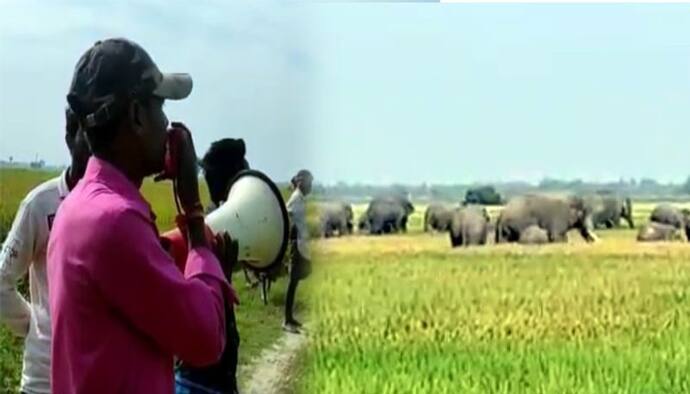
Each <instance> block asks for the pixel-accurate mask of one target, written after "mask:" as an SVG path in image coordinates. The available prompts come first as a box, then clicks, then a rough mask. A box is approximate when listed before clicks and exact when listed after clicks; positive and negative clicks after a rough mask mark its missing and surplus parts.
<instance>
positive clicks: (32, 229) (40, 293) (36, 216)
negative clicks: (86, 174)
mask: <svg viewBox="0 0 690 394" xmlns="http://www.w3.org/2000/svg"><path fill="white" fill-rule="evenodd" d="M65 175H66V174H65V173H64V172H63V173H62V174H61V175H60V176H59V177H56V178H53V179H50V180H48V181H46V182H44V183H42V184H40V185H39V186H37V187H36V188H34V189H33V190H32V191H31V192H29V194H27V196H26V197H25V198H24V200H23V201H22V203H21V205H20V207H19V210H18V212H17V215H16V218H15V221H14V223H13V225H12V229H11V230H10V233H9V234H8V237H7V239H6V240H5V243H4V244H3V248H2V252H1V253H0V322H2V323H6V324H7V325H8V327H9V328H10V329H11V330H12V331H13V333H15V334H16V335H18V336H21V337H25V341H24V344H25V348H24V362H23V371H22V383H21V387H22V390H25V391H27V392H31V393H50V380H49V376H50V336H51V334H50V332H51V329H50V315H49V307H48V283H47V275H46V248H47V246H48V235H49V232H50V228H51V226H52V222H53V218H54V217H55V213H56V211H57V209H58V206H59V205H60V202H61V199H62V198H63V197H64V196H66V195H67V193H68V188H67V184H66V181H65ZM27 272H28V273H29V293H30V302H27V300H25V299H23V297H21V295H19V293H18V292H17V287H16V284H17V281H18V280H19V278H21V277H23V276H24V275H25V274H26V273H27Z"/></svg>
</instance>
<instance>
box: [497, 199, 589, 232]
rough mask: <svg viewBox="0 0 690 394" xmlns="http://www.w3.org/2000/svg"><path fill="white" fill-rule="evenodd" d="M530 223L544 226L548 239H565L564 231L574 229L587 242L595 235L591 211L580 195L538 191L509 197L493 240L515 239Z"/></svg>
mask: <svg viewBox="0 0 690 394" xmlns="http://www.w3.org/2000/svg"><path fill="white" fill-rule="evenodd" d="M531 225H537V226H539V227H540V228H542V229H544V230H546V232H547V235H548V238H549V242H565V241H567V233H568V231H569V230H571V229H577V230H579V231H580V234H581V235H582V237H583V238H584V239H585V240H586V241H587V242H594V241H596V240H597V239H598V238H597V236H596V234H594V231H593V225H592V215H591V212H590V211H589V210H588V208H587V206H586V204H585V202H584V200H583V199H582V198H581V197H576V196H570V197H567V198H557V197H548V196H543V195H537V194H529V195H525V196H520V197H515V198H513V199H511V200H510V201H509V202H508V204H507V205H506V206H505V208H504V209H503V211H502V212H501V214H500V216H499V218H498V221H497V223H496V243H501V242H518V241H519V240H520V235H521V234H522V232H523V231H524V230H525V229H526V228H527V227H529V226H531Z"/></svg>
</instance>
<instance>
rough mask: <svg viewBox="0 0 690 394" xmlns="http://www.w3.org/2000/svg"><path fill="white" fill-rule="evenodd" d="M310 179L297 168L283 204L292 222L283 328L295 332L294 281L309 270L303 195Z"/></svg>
mask: <svg viewBox="0 0 690 394" xmlns="http://www.w3.org/2000/svg"><path fill="white" fill-rule="evenodd" d="M313 179H314V177H313V176H312V174H311V172H309V171H308V170H300V171H299V172H298V173H297V175H295V176H294V177H293V178H292V180H291V181H290V182H291V183H292V187H293V188H294V189H295V191H294V192H293V193H292V196H290V199H289V200H288V202H287V204H286V206H287V211H288V215H289V216H290V221H291V223H292V226H291V230H290V238H291V240H292V247H291V248H290V250H291V254H290V267H289V268H290V281H289V282H288V288H287V294H286V296H285V321H284V322H283V329H284V330H285V331H288V332H292V333H299V329H300V327H302V324H301V323H300V322H298V321H297V320H296V319H295V318H294V316H293V309H294V303H295V293H296V292H297V284H298V283H299V281H300V280H302V279H305V278H306V277H307V276H309V274H310V273H311V260H310V254H309V243H308V238H309V231H308V229H307V207H306V203H305V197H306V196H307V195H308V194H309V193H311V185H312V181H313Z"/></svg>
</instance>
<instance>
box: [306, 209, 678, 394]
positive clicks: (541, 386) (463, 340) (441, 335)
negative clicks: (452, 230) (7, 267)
mask: <svg viewBox="0 0 690 394" xmlns="http://www.w3.org/2000/svg"><path fill="white" fill-rule="evenodd" d="M653 206H654V204H636V211H635V216H636V218H637V223H638V225H639V224H641V223H643V222H645V218H646V217H647V216H648V214H649V211H651V209H652V208H653ZM363 210H364V207H363V206H357V207H355V211H356V212H362V211H363ZM423 210H424V207H420V206H418V207H417V211H416V213H415V215H414V216H413V217H412V218H411V221H410V225H411V229H410V231H409V232H408V234H406V235H389V236H382V237H371V236H352V237H343V238H337V239H333V238H331V239H326V240H319V241H317V245H316V249H317V251H318V255H319V260H318V261H319V262H320V268H321V269H320V270H318V271H316V272H315V274H314V276H313V278H311V279H310V280H309V281H308V284H307V286H306V287H307V288H308V292H309V295H308V297H307V298H308V300H309V303H310V304H309V310H310V314H311V320H312V327H313V328H312V337H311V345H310V347H309V348H308V349H307V351H306V354H305V356H304V359H303V365H302V366H301V367H300V368H301V377H300V379H299V383H298V386H299V392H302V393H322V394H330V393H333V394H335V393H372V394H374V393H511V394H512V393H683V392H690V244H687V243H678V242H677V243H667V244H639V243H637V242H636V241H635V235H636V231H635V230H626V229H619V230H606V231H605V230H599V231H598V232H597V234H598V235H599V236H600V238H601V242H599V243H597V244H586V243H584V242H583V241H582V240H581V239H580V237H579V236H578V235H577V234H576V233H572V234H571V235H570V242H569V243H568V244H560V245H559V244H554V245H546V246H522V245H498V246H497V245H491V246H486V247H471V248H466V249H455V250H453V249H451V248H450V243H449V240H448V236H447V235H446V234H424V233H422V232H421V218H422V212H423ZM492 211H493V212H492V217H494V218H495V213H496V212H495V210H492Z"/></svg>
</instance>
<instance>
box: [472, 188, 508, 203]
mask: <svg viewBox="0 0 690 394" xmlns="http://www.w3.org/2000/svg"><path fill="white" fill-rule="evenodd" d="M502 202H503V200H502V198H501V195H500V194H498V193H497V192H496V189H494V187H493V186H480V187H476V188H472V189H468V190H467V192H466V193H465V204H483V205H500V204H501V203H502Z"/></svg>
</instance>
